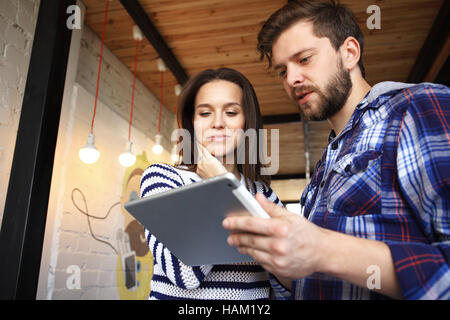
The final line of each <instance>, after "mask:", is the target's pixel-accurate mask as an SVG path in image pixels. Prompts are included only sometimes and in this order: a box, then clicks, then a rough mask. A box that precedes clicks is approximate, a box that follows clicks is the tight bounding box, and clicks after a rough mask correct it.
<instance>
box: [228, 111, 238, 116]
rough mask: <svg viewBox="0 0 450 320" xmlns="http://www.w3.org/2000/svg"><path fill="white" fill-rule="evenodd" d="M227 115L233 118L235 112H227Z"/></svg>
mask: <svg viewBox="0 0 450 320" xmlns="http://www.w3.org/2000/svg"><path fill="white" fill-rule="evenodd" d="M227 115H229V116H235V115H237V112H235V111H227Z"/></svg>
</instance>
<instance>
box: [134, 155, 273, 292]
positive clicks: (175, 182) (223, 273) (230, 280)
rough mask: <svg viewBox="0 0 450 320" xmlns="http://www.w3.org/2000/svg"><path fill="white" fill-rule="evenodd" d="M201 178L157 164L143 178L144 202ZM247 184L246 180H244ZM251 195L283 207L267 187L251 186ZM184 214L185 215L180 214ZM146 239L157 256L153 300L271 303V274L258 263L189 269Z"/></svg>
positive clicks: (154, 240) (153, 239)
mask: <svg viewBox="0 0 450 320" xmlns="http://www.w3.org/2000/svg"><path fill="white" fill-rule="evenodd" d="M200 180H201V178H200V177H199V176H198V175H197V174H196V173H194V172H191V171H187V170H183V169H182V168H180V167H177V168H175V167H172V166H170V165H167V164H153V165H151V166H150V167H148V168H147V169H146V170H145V172H144V173H143V175H142V178H141V198H142V197H148V196H150V195H153V194H157V193H160V192H164V191H168V190H170V189H174V188H178V187H181V186H184V185H188V184H191V183H194V182H197V181H200ZM241 183H244V179H243V178H242V179H241ZM249 185H250V186H251V188H250V190H249V191H250V192H251V193H252V194H253V195H255V194H256V192H260V193H263V194H264V195H265V196H266V197H267V198H268V199H269V200H271V201H273V202H275V203H277V204H278V205H280V206H282V204H281V202H280V201H279V199H278V197H277V196H276V194H275V193H274V192H273V191H272V189H270V188H269V187H267V186H265V185H264V184H263V183H260V182H255V183H253V184H251V183H250V184H249ZM180 214H182V212H180ZM145 236H146V239H147V243H148V245H149V247H150V250H151V252H152V254H153V264H154V266H153V277H152V280H151V285H150V288H151V291H150V296H149V299H150V300H160V299H170V300H174V299H208V300H215V299H220V300H257V299H268V298H269V295H270V284H269V281H268V274H267V272H266V271H265V270H264V269H262V268H261V267H260V266H259V265H258V264H256V262H244V263H236V264H224V265H203V266H194V267H191V266H187V265H185V264H184V263H183V262H182V261H180V260H179V259H177V258H176V257H175V256H174V255H173V254H172V253H171V252H170V251H169V250H168V249H167V248H166V247H165V246H164V244H162V243H161V242H159V241H158V239H157V238H156V237H155V236H154V235H153V234H151V233H150V232H149V231H148V230H147V229H146V230H145Z"/></svg>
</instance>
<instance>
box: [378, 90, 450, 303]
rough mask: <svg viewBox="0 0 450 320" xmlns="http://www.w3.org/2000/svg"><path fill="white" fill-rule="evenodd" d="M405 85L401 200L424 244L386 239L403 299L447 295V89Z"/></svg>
mask: <svg viewBox="0 0 450 320" xmlns="http://www.w3.org/2000/svg"><path fill="white" fill-rule="evenodd" d="M449 91H450V90H449V88H447V87H445V86H431V85H424V86H423V87H422V91H414V90H407V91H406V95H407V100H408V103H409V105H408V108H407V110H406V112H405V113H404V115H403V121H402V123H401V129H400V135H399V138H398V148H397V172H398V174H397V176H398V180H399V181H398V182H399V186H400V189H401V191H402V193H403V195H404V199H405V200H406V205H407V206H409V208H410V210H411V211H412V212H413V215H414V218H415V219H416V220H417V223H418V225H419V226H420V228H421V229H422V230H423V233H424V234H425V236H426V237H427V239H428V240H429V243H419V242H400V241H398V242H397V241H387V242H386V243H387V245H388V246H389V248H390V250H391V254H392V257H393V260H394V265H395V270H396V273H397V277H398V280H399V283H400V286H401V289H402V292H403V297H404V298H405V299H433V300H434V299H450V269H449V261H450V219H449V214H450V125H449V124H450V110H449V105H450V92H449Z"/></svg>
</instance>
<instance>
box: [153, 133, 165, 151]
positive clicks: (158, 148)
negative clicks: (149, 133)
mask: <svg viewBox="0 0 450 320" xmlns="http://www.w3.org/2000/svg"><path fill="white" fill-rule="evenodd" d="M161 139H162V135H160V134H159V133H158V134H157V135H156V136H155V140H156V144H155V145H154V146H153V148H152V151H153V153H154V154H161V153H162V152H163V147H162V146H161Z"/></svg>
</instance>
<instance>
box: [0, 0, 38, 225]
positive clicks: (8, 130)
mask: <svg viewBox="0 0 450 320" xmlns="http://www.w3.org/2000/svg"><path fill="white" fill-rule="evenodd" d="M38 10H39V0H1V1H0V223H1V220H2V217H3V210H4V207H5V198H6V191H7V189H8V183H9V173H10V171H11V164H12V157H13V154H14V146H15V142H16V135H17V128H18V125H19V118H20V110H21V108H22V100H23V94H24V90H25V83H26V79H27V72H28V65H29V62H30V55H31V47H32V44H33V36H34V29H35V25H36V21H37V14H38Z"/></svg>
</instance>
